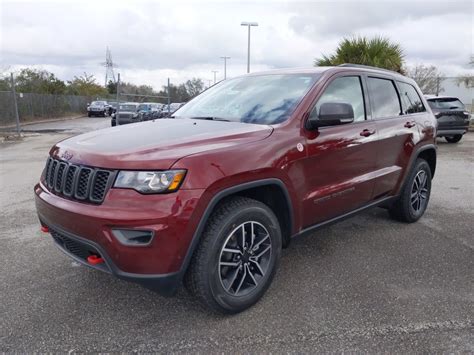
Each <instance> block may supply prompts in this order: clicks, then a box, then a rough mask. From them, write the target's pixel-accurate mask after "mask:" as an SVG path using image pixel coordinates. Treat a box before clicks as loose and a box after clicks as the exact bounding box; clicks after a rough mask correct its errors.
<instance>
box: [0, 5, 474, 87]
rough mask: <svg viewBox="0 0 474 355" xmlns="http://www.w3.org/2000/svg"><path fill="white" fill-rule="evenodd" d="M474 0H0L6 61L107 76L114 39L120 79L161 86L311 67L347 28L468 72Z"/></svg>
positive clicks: (7, 66) (409, 58) (6, 65)
mask: <svg viewBox="0 0 474 355" xmlns="http://www.w3.org/2000/svg"><path fill="white" fill-rule="evenodd" d="M473 4H474V1H444V2H437V1H433V0H431V1H415V0H411V1H406V2H405V1H396V2H394V1H381V0H379V1H337V0H333V1H327V2H324V1H306V2H301V1H263V0H262V1H256V0H255V1H238V2H237V1H223V0H221V1H214V2H208V1H192V2H191V1H186V2H184V1H177V0H173V1H171V0H167V1H153V2H145V1H118V0H115V1H110V2H108V1H99V0H95V1H88V0H82V1H65V0H63V1H53V2H46V1H34V2H31V1H5V0H0V6H1V33H0V36H1V37H0V46H1V47H0V48H1V55H0V70H1V71H4V72H5V71H7V70H8V71H11V70H18V69H19V68H22V67H25V66H29V67H31V66H35V67H39V68H43V69H46V70H49V71H52V72H54V73H55V74H56V75H57V76H59V77H60V78H61V79H64V80H68V79H71V78H72V77H73V76H74V75H80V74H81V73H83V72H87V73H88V74H94V75H95V76H96V77H97V79H98V81H99V82H100V83H102V81H103V80H104V73H105V69H104V68H103V67H101V65H100V63H101V62H103V61H104V60H105V49H106V46H109V47H110V49H111V51H112V56H113V60H114V62H116V63H117V64H118V66H119V67H118V68H117V69H116V70H117V71H119V72H120V73H121V76H122V80H125V81H130V82H134V83H143V84H148V85H151V86H153V87H155V88H160V87H161V86H162V85H164V84H165V82H166V78H167V77H170V78H171V80H172V82H175V83H179V82H183V81H185V80H187V79H189V78H191V77H199V78H201V79H203V80H205V81H206V83H207V80H209V79H212V78H213V74H212V73H211V71H212V70H219V72H218V73H217V77H218V79H219V78H222V76H223V71H224V70H223V60H222V59H220V58H219V57H220V56H224V55H225V56H230V57H231V59H230V60H229V61H228V67H227V75H228V76H235V75H239V74H242V73H245V70H246V55H247V32H246V28H244V27H241V26H240V23H241V21H256V22H258V23H259V26H258V27H256V28H255V27H254V28H252V43H251V48H252V49H251V51H252V53H251V70H252V71H258V70H264V69H270V68H284V67H301V66H311V65H312V63H313V60H314V58H316V57H319V56H320V55H321V54H322V53H324V54H330V53H331V52H332V51H333V50H334V49H335V48H336V46H337V43H338V41H339V40H340V39H341V38H342V37H344V36H354V35H367V36H376V35H382V36H386V37H389V38H390V39H392V40H393V41H396V42H398V43H399V44H400V45H401V46H402V47H403V48H404V51H405V60H406V62H407V64H409V65H413V64H416V63H425V64H434V65H437V66H438V67H439V68H440V69H441V70H442V71H443V72H444V73H445V74H446V75H457V74H459V73H462V72H466V71H467V70H469V69H468V66H467V63H468V61H469V58H470V56H471V55H472V54H473V48H474V42H473V28H474V14H473Z"/></svg>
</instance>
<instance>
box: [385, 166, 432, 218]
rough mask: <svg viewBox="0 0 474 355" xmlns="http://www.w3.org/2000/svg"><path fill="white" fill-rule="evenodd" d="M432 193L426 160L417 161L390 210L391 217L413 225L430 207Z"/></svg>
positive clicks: (429, 171)
mask: <svg viewBox="0 0 474 355" xmlns="http://www.w3.org/2000/svg"><path fill="white" fill-rule="evenodd" d="M430 193H431V170H430V166H429V165H428V163H427V162H426V160H424V159H417V160H416V162H415V166H414V167H413V169H412V171H411V172H410V173H409V175H408V176H407V180H406V182H405V184H404V186H403V188H402V191H401V193H400V196H399V197H398V199H397V201H396V202H395V203H394V204H393V206H392V207H391V208H390V209H389V212H390V215H391V216H392V217H393V218H394V219H397V220H399V221H402V222H407V223H412V222H416V221H417V220H419V219H420V217H421V216H423V214H424V213H425V210H426V207H428V201H429V199H430Z"/></svg>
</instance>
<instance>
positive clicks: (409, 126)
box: [405, 121, 416, 128]
mask: <svg viewBox="0 0 474 355" xmlns="http://www.w3.org/2000/svg"><path fill="white" fill-rule="evenodd" d="M415 125H416V123H415V122H414V121H411V122H407V123H405V127H406V128H412V127H415Z"/></svg>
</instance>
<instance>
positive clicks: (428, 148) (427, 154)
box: [413, 144, 436, 178]
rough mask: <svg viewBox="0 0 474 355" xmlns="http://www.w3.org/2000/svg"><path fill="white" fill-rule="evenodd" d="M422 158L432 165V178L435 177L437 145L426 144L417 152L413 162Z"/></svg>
mask: <svg viewBox="0 0 474 355" xmlns="http://www.w3.org/2000/svg"><path fill="white" fill-rule="evenodd" d="M418 158H422V159H424V160H426V162H427V163H428V165H429V166H430V171H431V178H433V177H434V175H435V171H436V146H434V145H431V144H430V145H425V146H423V147H421V148H420V149H419V150H418V151H417V154H416V157H415V159H414V161H413V163H414V162H415V161H416V159H418Z"/></svg>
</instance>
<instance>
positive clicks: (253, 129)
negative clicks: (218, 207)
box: [50, 119, 273, 169]
mask: <svg viewBox="0 0 474 355" xmlns="http://www.w3.org/2000/svg"><path fill="white" fill-rule="evenodd" d="M272 131H273V128H272V127H270V126H266V125H256V124H248V123H239V122H222V121H207V120H192V119H162V120H156V121H147V122H141V123H134V124H129V125H124V126H117V127H111V128H106V129H102V130H98V131H93V132H90V133H86V134H81V135H78V136H75V137H71V138H68V139H66V140H64V141H61V142H59V143H58V144H56V145H55V146H54V147H53V148H52V149H51V152H50V154H51V155H53V156H55V157H57V158H58V159H62V160H68V161H70V162H73V163H76V164H83V165H89V166H94V167H100V168H108V169H169V168H171V166H172V165H173V164H174V163H175V162H176V161H177V160H179V159H181V158H183V157H185V156H187V155H191V154H196V153H202V152H205V151H209V150H214V149H223V148H228V147H232V146H236V147H237V146H239V145H243V144H247V143H250V142H254V141H258V140H261V139H264V138H266V137H268V136H269V135H270V134H271V133H272Z"/></svg>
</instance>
